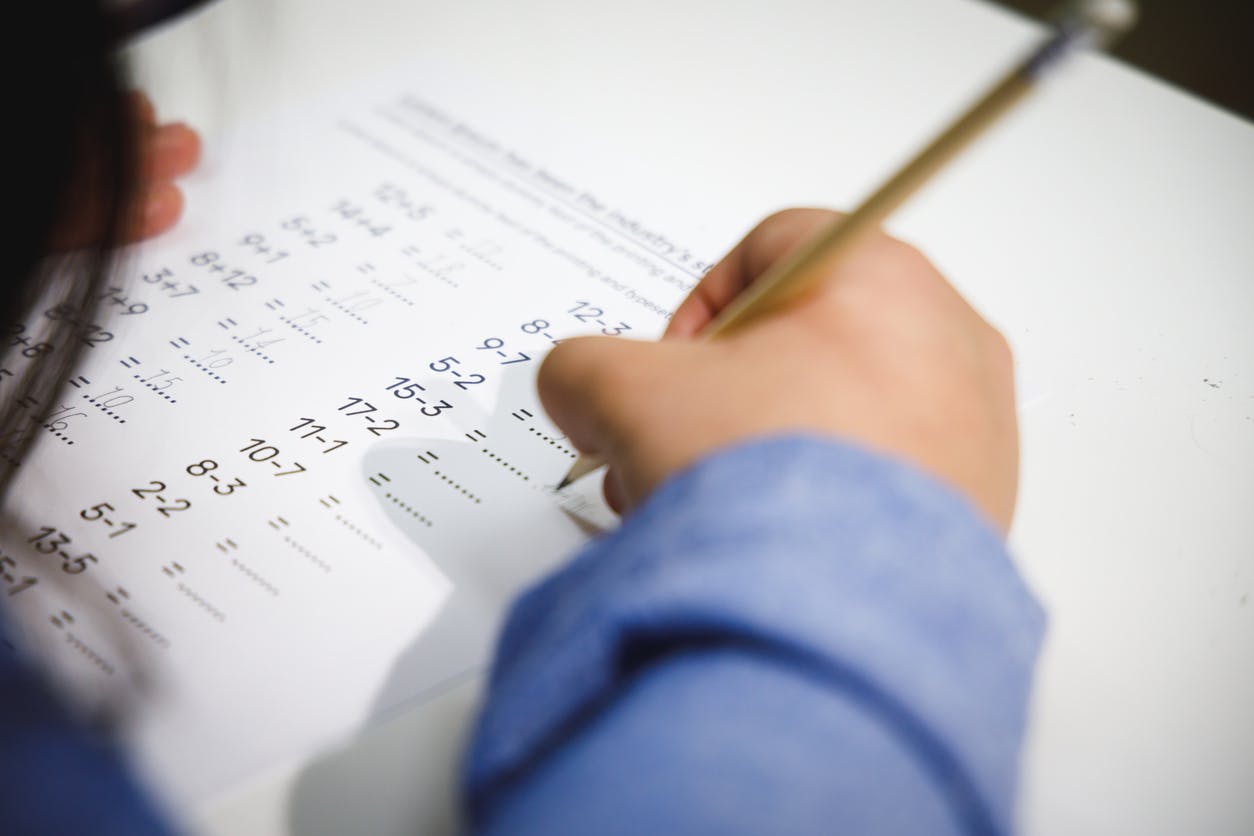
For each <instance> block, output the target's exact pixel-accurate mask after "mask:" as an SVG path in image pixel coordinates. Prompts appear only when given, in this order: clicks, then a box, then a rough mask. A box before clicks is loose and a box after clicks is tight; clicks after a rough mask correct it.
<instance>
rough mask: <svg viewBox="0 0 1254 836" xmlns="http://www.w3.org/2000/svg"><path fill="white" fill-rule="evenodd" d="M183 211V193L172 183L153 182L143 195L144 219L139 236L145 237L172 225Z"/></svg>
mask: <svg viewBox="0 0 1254 836" xmlns="http://www.w3.org/2000/svg"><path fill="white" fill-rule="evenodd" d="M182 212H183V193H182V192H180V191H179V190H178V187H177V186H175V185H174V184H173V183H169V182H161V183H155V184H153V185H152V186H150V187H149V189H148V191H147V193H146V194H145V195H144V221H143V230H142V232H141V236H142V237H144V238H147V237H149V236H151V235H156V234H157V233H159V232H164V231H165V230H167V229H169V228H170V227H171V226H173V225H174V223H175V221H177V220H178V219H179V215H180V214H182Z"/></svg>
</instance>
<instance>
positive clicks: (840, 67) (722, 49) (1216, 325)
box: [135, 0, 1254, 834]
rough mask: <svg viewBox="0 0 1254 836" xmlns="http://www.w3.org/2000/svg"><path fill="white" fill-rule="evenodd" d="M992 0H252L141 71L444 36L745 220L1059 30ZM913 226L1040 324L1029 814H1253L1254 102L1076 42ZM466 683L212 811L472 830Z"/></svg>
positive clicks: (1016, 320) (1020, 542) (904, 144)
mask: <svg viewBox="0 0 1254 836" xmlns="http://www.w3.org/2000/svg"><path fill="white" fill-rule="evenodd" d="M1036 31H1037V30H1036V29H1035V28H1034V27H1033V26H1032V25H1030V24H1028V23H1026V22H1025V21H1023V20H1022V19H1019V18H1016V17H1014V16H1012V15H1010V14H1008V13H1006V12H1004V11H1002V10H1000V9H998V8H995V7H992V6H989V5H984V4H982V3H977V2H973V1H972V0H877V2H875V3H865V2H858V0H773V2H770V3H767V2H761V0H759V2H750V0H720V2H706V1H705V0H688V2H683V1H682V0H681V2H674V1H673V0H671V1H670V2H663V0H638V1H637V2H635V3H630V4H627V3H622V4H598V3H586V2H575V0H532V2H528V3H508V2H503V1H499V2H494V0H461V2H458V3H434V2H415V0H369V1H368V2H367V0H358V2H354V3H338V2H332V0H326V2H317V3H315V2H311V1H310V0H304V2H297V0H290V1H289V2H276V3H247V2H244V0H226V2H222V3H219V4H217V5H215V6H212V7H210V8H209V9H208V10H207V11H205V12H203V13H201V14H199V15H197V16H196V17H194V18H192V19H190V20H188V21H184V22H181V23H179V24H176V25H174V26H172V27H169V28H167V29H166V30H165V31H162V32H159V33H156V34H154V35H152V36H150V37H148V38H147V39H146V40H145V41H144V42H142V43H141V44H139V45H138V46H137V48H136V50H135V52H136V57H137V58H138V60H139V62H140V66H139V71H138V79H139V81H140V83H141V84H142V86H144V87H146V88H147V89H149V90H150V91H151V93H152V94H153V95H154V98H155V100H156V102H157V104H158V106H159V108H160V110H161V111H162V112H163V115H169V116H174V117H182V118H186V119H187V120H189V121H191V122H193V123H194V124H196V125H198V126H199V127H201V128H202V129H203V130H204V133H205V135H206V140H207V143H208V145H209V147H210V149H211V151H212V146H213V142H214V138H215V136H216V135H218V134H219V133H220V132H222V131H224V130H226V129H227V128H228V127H229V126H230V125H232V124H233V123H235V122H237V121H238V120H242V119H247V118H249V116H250V115H253V114H257V113H264V112H266V111H267V110H268V109H269V108H271V107H273V106H274V105H276V104H277V103H279V102H292V101H299V100H301V99H302V98H307V97H310V96H315V95H317V94H318V93H320V92H322V91H324V90H327V89H331V88H338V87H341V86H343V85H346V84H349V83H352V82H354V81H358V80H362V79H364V78H367V77H370V76H372V75H376V74H378V73H380V72H386V71H387V68H388V67H389V66H391V65H393V64H395V63H397V62H403V61H405V60H406V59H409V58H412V57H414V56H418V55H422V56H428V57H434V58H437V59H447V60H449V61H451V62H454V63H456V64H461V65H465V66H470V67H473V68H475V70H476V72H477V73H478V74H480V75H482V76H486V77H488V78H497V77H499V79H500V84H501V86H502V87H503V88H504V89H506V90H519V91H524V92H526V95H527V96H528V97H529V98H535V96H536V91H542V97H543V100H544V101H545V103H546V106H547V107H549V109H550V110H551V111H552V112H554V113H557V114H562V115H564V116H566V117H567V118H568V119H569V121H570V123H571V125H572V129H573V130H577V131H578V132H579V133H580V134H582V135H583V136H586V137H588V138H589V141H601V139H604V141H605V142H606V144H607V146H609V147H613V148H615V149H626V150H633V149H634V152H635V154H636V156H637V157H638V158H639V159H641V160H645V161H648V162H651V163H656V165H657V167H658V169H659V170H665V171H667V172H668V173H673V172H675V171H677V170H679V171H682V172H683V174H682V175H681V176H669V174H668V178H669V179H668V182H669V183H670V187H672V188H674V189H676V190H681V189H690V190H698V192H699V193H700V194H701V197H702V199H704V198H705V197H706V196H708V197H709V199H710V201H711V202H712V203H713V202H719V203H721V204H725V205H731V206H734V207H736V210H737V211H738V212H741V213H742V215H743V218H744V223H745V224H746V225H747V224H749V222H750V221H751V220H752V219H754V218H756V217H757V216H759V215H762V214H765V213H766V212H768V211H770V210H772V209H775V208H779V207H781V206H785V205H791V204H807V203H813V204H824V205H832V206H849V205H851V204H853V203H854V202H856V200H857V199H858V198H859V197H860V196H861V195H862V194H863V193H864V192H865V191H866V190H867V189H868V188H869V187H870V186H871V185H873V184H874V183H875V181H876V180H877V179H879V178H880V177H881V176H882V175H883V174H884V173H886V172H887V171H889V170H890V169H891V168H892V167H893V166H894V165H895V164H896V163H898V162H899V161H900V160H901V159H902V157H903V156H904V155H905V154H907V153H908V152H909V151H910V150H912V149H913V148H914V147H915V146H916V145H917V144H918V143H920V142H921V141H922V140H924V139H925V138H926V137H928V135H929V134H930V133H931V132H932V131H933V130H935V129H936V127H937V126H939V125H940V124H942V123H943V121H944V120H945V119H946V118H948V117H949V116H950V115H952V114H953V112H954V111H955V109H956V108H957V107H959V106H960V105H961V104H963V103H965V102H966V101H967V100H968V99H969V98H970V97H971V96H972V95H973V94H974V93H975V92H977V91H978V90H980V89H981V88H982V86H983V85H984V84H986V83H987V82H988V81H989V80H990V79H991V77H992V76H993V75H994V74H995V73H996V72H997V71H998V70H999V69H1001V68H1003V67H1004V66H1005V64H1006V63H1007V62H1008V61H1009V60H1010V58H1011V57H1013V56H1015V55H1016V54H1017V53H1018V51H1019V50H1020V49H1021V48H1022V47H1023V46H1024V45H1025V44H1027V43H1028V42H1030V41H1031V39H1032V38H1033V37H1034V36H1035V34H1036ZM890 228H891V230H892V231H893V232H894V233H896V234H898V235H900V236H902V237H905V238H907V239H909V240H911V241H913V242H914V243H916V244H918V245H919V246H920V247H921V248H922V249H923V250H924V251H925V252H927V253H929V255H931V256H932V258H933V260H935V261H936V262H937V263H938V264H939V265H940V267H941V268H942V270H944V271H945V272H946V273H947V275H949V276H950V277H951V278H952V280H953V281H954V282H955V283H956V284H957V285H958V286H959V287H960V289H963V290H964V291H966V292H967V293H968V295H969V296H970V297H971V298H972V299H973V301H974V302H975V304H976V305H977V306H978V307H980V308H981V310H983V311H984V312H985V313H986V315H987V316H988V317H989V318H990V319H992V320H993V321H994V322H995V323H997V324H998V325H999V326H1000V327H1001V328H1002V329H1003V330H1004V331H1005V332H1006V334H1007V335H1008V337H1009V338H1010V340H1011V342H1012V344H1013V345H1014V346H1015V348H1016V351H1017V355H1018V358H1019V360H1020V363H1021V370H1022V372H1023V376H1024V377H1025V378H1026V379H1027V381H1028V384H1027V385H1028V391H1029V392H1030V393H1037V395H1039V396H1038V397H1034V398H1032V399H1030V400H1029V402H1028V403H1026V404H1025V406H1024V409H1023V413H1022V430H1023V479H1022V488H1021V490H1022V493H1021V503H1020V508H1019V515H1018V519H1017V522H1016V525H1015V529H1014V532H1013V538H1012V541H1013V545H1014V550H1015V553H1016V556H1017V560H1018V562H1019V565H1020V566H1021V568H1022V571H1023V572H1024V573H1025V575H1026V576H1027V578H1028V579H1029V582H1030V583H1031V585H1032V587H1033V589H1034V590H1035V591H1036V593H1037V594H1038V595H1039V596H1040V598H1041V599H1042V600H1043V601H1044V603H1045V605H1046V607H1047V608H1048V611H1049V614H1050V627H1049V633H1048V638H1047V641H1046V645H1045V649H1044V654H1043V656H1042V658H1041V660H1040V666H1039V668H1038V675H1037V683H1036V689H1035V695H1034V698H1033V703H1032V709H1031V724H1030V728H1029V733H1028V738H1027V743H1026V751H1025V753H1024V775H1023V784H1022V795H1021V803H1020V809H1019V817H1020V821H1021V824H1022V830H1023V832H1025V833H1033V834H1034V833H1068V834H1085V833H1101V834H1109V833H1138V834H1150V833H1208V834H1224V833H1233V834H1235V833H1249V832H1252V831H1254V792H1251V779H1252V777H1254V708H1252V706H1254V603H1251V601H1250V594H1251V591H1254V590H1252V587H1254V329H1251V327H1250V324H1249V321H1250V319H1251V317H1252V316H1254V275H1252V274H1254V234H1252V232H1251V231H1252V229H1254V126H1252V125H1251V124H1249V123H1247V122H1244V121H1242V120H1240V119H1238V118H1235V117H1233V116H1231V115H1229V114H1226V113H1224V112H1222V111H1219V110H1217V109H1216V108H1214V107H1211V106H1209V105H1207V104H1205V103H1202V102H1200V101H1198V100H1196V99H1194V98H1192V97H1190V96H1188V95H1186V94H1184V93H1181V92H1179V91H1177V90H1174V89H1171V88H1169V87H1168V86H1166V85H1164V84H1162V83H1160V82H1158V81H1155V80H1154V79H1151V78H1148V77H1146V76H1144V75H1141V74H1139V73H1138V72H1136V71H1134V70H1131V69H1128V68H1126V67H1123V66H1120V65H1118V64H1116V63H1114V62H1111V61H1109V60H1106V59H1103V58H1092V57H1086V58H1083V59H1081V60H1080V61H1079V62H1078V63H1077V64H1075V65H1073V66H1072V67H1071V68H1070V69H1069V70H1068V71H1066V72H1065V73H1064V74H1063V76H1062V77H1060V78H1058V79H1057V80H1056V82H1055V83H1054V84H1052V85H1051V86H1050V87H1049V88H1048V89H1047V90H1046V91H1045V92H1043V93H1042V94H1041V95H1040V96H1039V97H1038V98H1037V99H1036V100H1035V101H1033V102H1031V103H1030V104H1029V105H1028V106H1027V107H1026V108H1024V109H1022V110H1021V111H1020V112H1019V113H1017V114H1015V115H1014V116H1013V117H1012V118H1011V119H1010V120H1009V122H1008V123H1007V124H1005V125H1004V126H1001V127H1000V128H999V129H998V130H997V132H996V134H995V135H993V136H991V137H989V138H988V139H987V140H986V141H985V142H984V143H983V144H982V145H981V146H980V147H979V149H978V150H977V151H976V152H975V153H973V154H972V155H970V156H968V157H967V158H965V159H964V160H962V161H961V162H960V163H959V164H957V165H955V166H954V167H953V169H952V170H951V171H949V172H947V173H946V174H945V175H944V176H943V178H942V179H941V180H939V181H938V182H937V183H936V184H934V186H933V187H932V188H930V189H929V190H928V191H927V192H926V193H925V194H924V195H921V196H920V198H919V199H918V200H916V201H915V202H914V203H913V204H912V205H911V206H910V207H909V209H908V210H907V211H905V212H904V213H903V214H901V215H900V216H898V217H897V218H895V219H894V220H893V221H892V223H891V225H890ZM472 700H473V694H472V692H471V690H470V689H468V688H462V689H461V690H457V691H453V692H451V693H449V694H447V695H445V696H444V697H441V698H440V699H439V700H437V701H436V702H435V703H433V704H428V705H427V706H425V707H424V708H422V709H420V710H417V711H411V712H410V713H408V714H404V715H402V716H399V717H397V718H395V719H393V720H391V721H389V722H388V723H387V724H385V725H383V726H381V727H377V728H375V729H374V730H371V731H368V732H366V733H364V734H363V735H362V736H361V738H360V739H359V740H357V741H355V742H354V743H352V744H351V745H349V746H347V747H346V748H345V749H344V750H342V751H340V752H338V753H333V754H330V755H328V756H326V757H324V758H322V759H320V760H319V761H318V762H317V763H313V764H303V765H295V766H288V767H279V768H276V769H275V771H274V772H273V774H270V775H267V776H263V777H261V778H259V779H258V780H257V781H256V782H252V783H250V784H249V785H247V786H245V787H242V788H241V789H240V790H239V792H238V793H236V794H234V795H232V796H231V797H229V798H225V799H222V800H220V801H219V802H218V803H215V804H213V805H211V806H209V807H208V808H206V809H204V810H197V811H184V815H185V816H186V818H187V821H188V823H189V826H192V827H195V828H198V829H204V830H206V831H207V832H212V833H232V834H238V833H281V832H296V833H319V832H326V833H341V832H361V833H364V832H377V833H389V832H398V833H399V832H423V833H426V832H446V831H448V830H450V829H451V824H450V819H449V815H450V812H449V811H450V808H451V800H450V793H451V784H450V781H451V777H450V775H451V770H452V764H453V762H454V761H455V758H456V752H457V751H458V747H459V745H460V736H461V734H462V723H463V722H464V721H463V720H462V719H461V718H462V717H464V715H465V712H466V708H467V704H468V703H469V702H470V701H472Z"/></svg>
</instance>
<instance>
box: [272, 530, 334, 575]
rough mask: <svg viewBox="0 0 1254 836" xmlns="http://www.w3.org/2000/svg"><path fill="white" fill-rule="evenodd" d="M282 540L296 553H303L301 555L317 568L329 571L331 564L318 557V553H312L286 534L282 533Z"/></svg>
mask: <svg viewBox="0 0 1254 836" xmlns="http://www.w3.org/2000/svg"><path fill="white" fill-rule="evenodd" d="M283 542H284V543H287V544H288V545H289V546H291V547H292V548H293V549H295V550H296V551H297V553H299V554H301V555H303V556H304V557H305V558H306V559H307V560H309V562H310V563H312V564H313V565H315V566H317V567H318V568H319V569H321V570H322V571H324V572H330V571H331V564H329V563H327V562H326V561H325V560H323V559H322V558H320V557H318V555H316V554H314V553H313V552H311V551H310V550H309V549H307V548H305V547H304V546H302V545H301V544H300V543H297V542H296V541H295V540H293V539H292V538H291V537H288V536H286V535H284V537H283Z"/></svg>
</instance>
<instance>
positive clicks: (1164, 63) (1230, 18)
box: [993, 0, 1254, 119]
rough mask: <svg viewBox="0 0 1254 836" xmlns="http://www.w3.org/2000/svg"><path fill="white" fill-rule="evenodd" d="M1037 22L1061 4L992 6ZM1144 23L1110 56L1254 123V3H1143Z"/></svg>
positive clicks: (1039, 0)
mask: <svg viewBox="0 0 1254 836" xmlns="http://www.w3.org/2000/svg"><path fill="white" fill-rule="evenodd" d="M993 2H995V3H998V4H1000V5H1002V6H1007V7H1009V8H1012V9H1016V10H1018V11H1020V12H1022V13H1024V14H1026V15H1028V16H1029V17H1033V18H1036V19H1037V20H1043V19H1047V18H1048V17H1049V16H1050V14H1051V13H1052V12H1053V11H1054V10H1055V9H1056V8H1057V7H1058V5H1059V0H993ZM1139 6H1140V9H1141V17H1140V22H1139V23H1138V24H1137V26H1136V28H1135V29H1133V30H1132V31H1131V32H1130V33H1129V34H1128V35H1127V36H1126V37H1125V38H1124V39H1123V41H1121V42H1120V43H1119V44H1117V45H1116V46H1115V48H1114V49H1113V50H1112V52H1113V53H1114V54H1115V55H1116V56H1118V57H1119V58H1121V59H1122V60H1124V61H1126V62H1127V63H1129V64H1133V65H1135V66H1137V67H1140V68H1141V69H1143V70H1146V71H1147V72H1149V73H1151V74H1153V75H1156V76H1158V77H1159V78H1162V79H1164V80H1166V81H1168V82H1170V83H1172V84H1174V85H1176V86H1177V87H1183V88H1184V89H1186V90H1188V91H1190V92H1192V93H1194V94H1195V95H1197V96H1200V97H1202V98H1203V99H1207V100H1209V101H1211V102H1213V103H1215V104H1217V105H1219V106H1220V107H1222V108H1225V109H1227V110H1230V111H1232V112H1234V113H1237V114H1240V115H1241V116H1244V117H1245V118H1246V119H1254V0H1140V3H1139Z"/></svg>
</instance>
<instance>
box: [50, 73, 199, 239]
mask: <svg viewBox="0 0 1254 836" xmlns="http://www.w3.org/2000/svg"><path fill="white" fill-rule="evenodd" d="M131 109H132V112H133V115H134V116H133V118H134V119H135V123H136V125H135V131H136V137H137V145H138V163H139V164H138V169H139V172H138V176H139V182H138V183H137V184H136V185H135V209H134V212H133V214H134V217H133V219H132V220H131V222H130V223H129V224H128V226H127V229H126V232H125V236H124V241H123V243H129V242H132V241H140V240H143V239H144V238H150V237H152V236H154V235H157V234H159V233H162V232H165V231H166V230H167V229H169V228H170V227H172V226H174V224H175V222H177V221H178V219H179V216H180V215H181V214H182V212H183V195H182V193H181V192H180V191H179V189H178V187H177V186H175V185H174V178H176V177H179V176H181V175H183V174H186V173H187V172H189V171H191V170H192V169H193V168H194V167H195V166H196V162H197V160H199V159H200V137H199V136H198V135H197V134H196V132H195V131H193V130H192V129H191V128H189V127H188V126H187V125H185V124H183V123H181V122H175V123H172V124H165V125H159V124H157V118H156V113H155V111H154V110H153V106H152V102H151V101H149V100H148V97H147V96H145V95H144V94H143V93H140V92H133V93H131ZM71 199H72V203H71V205H70V206H69V207H68V209H67V212H66V216H65V219H64V221H63V222H62V223H61V225H60V226H59V227H58V229H57V231H56V232H55V233H54V235H53V238H52V248H53V249H54V250H69V249H74V248H76V247H81V246H85V245H87V244H91V243H95V242H96V241H97V240H98V239H99V238H100V235H101V231H100V219H99V213H98V212H97V211H95V209H96V207H95V205H94V204H93V202H92V200H91V195H89V194H85V195H73V196H72V198H71Z"/></svg>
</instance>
